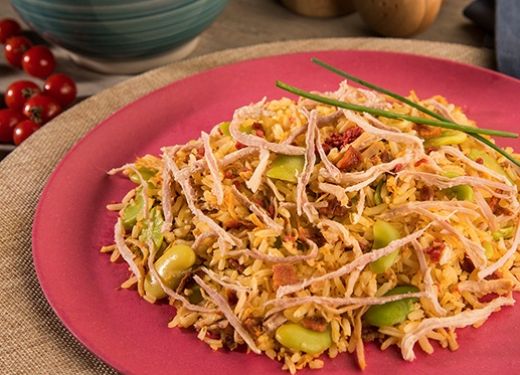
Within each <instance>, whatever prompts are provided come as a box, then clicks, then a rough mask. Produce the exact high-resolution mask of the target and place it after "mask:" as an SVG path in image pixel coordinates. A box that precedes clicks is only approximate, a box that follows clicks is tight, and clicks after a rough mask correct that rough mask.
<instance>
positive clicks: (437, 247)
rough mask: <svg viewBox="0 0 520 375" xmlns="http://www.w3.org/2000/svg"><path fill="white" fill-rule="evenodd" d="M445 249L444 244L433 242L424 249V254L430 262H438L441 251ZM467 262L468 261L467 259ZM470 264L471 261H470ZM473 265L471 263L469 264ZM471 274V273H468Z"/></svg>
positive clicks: (439, 241) (437, 241)
mask: <svg viewBox="0 0 520 375" xmlns="http://www.w3.org/2000/svg"><path fill="white" fill-rule="evenodd" d="M445 248H446V244H445V243H444V242H443V241H441V240H433V242H432V244H431V245H430V246H429V247H427V248H426V249H424V252H425V253H426V254H428V256H429V257H430V259H431V261H432V262H435V263H437V262H439V260H440V259H441V256H442V252H443V250H444V249H445ZM468 260H469V259H468ZM470 263H471V261H470ZM471 265H473V263H471ZM470 272H471V271H470Z"/></svg>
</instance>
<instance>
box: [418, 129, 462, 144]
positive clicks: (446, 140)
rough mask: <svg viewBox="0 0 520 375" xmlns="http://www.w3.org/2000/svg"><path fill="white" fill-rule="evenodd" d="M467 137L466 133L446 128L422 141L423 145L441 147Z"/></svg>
mask: <svg viewBox="0 0 520 375" xmlns="http://www.w3.org/2000/svg"><path fill="white" fill-rule="evenodd" d="M466 139H468V135H467V134H466V133H463V132H459V131H453V130H446V131H443V132H442V135H440V136H438V137H433V138H429V139H428V140H426V141H425V142H424V147H441V146H449V145H458V144H461V143H463V142H464V141H465V140H466Z"/></svg>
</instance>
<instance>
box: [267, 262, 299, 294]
mask: <svg viewBox="0 0 520 375" xmlns="http://www.w3.org/2000/svg"><path fill="white" fill-rule="evenodd" d="M298 281H300V280H299V279H298V276H297V275H296V268H295V267H294V265H292V264H284V263H282V264H275V265H274V266H273V287H274V288H275V289H278V287H280V286H282V285H289V284H296V283H297V282H298Z"/></svg>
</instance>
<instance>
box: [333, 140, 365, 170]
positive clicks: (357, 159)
mask: <svg viewBox="0 0 520 375" xmlns="http://www.w3.org/2000/svg"><path fill="white" fill-rule="evenodd" d="M359 164H361V153H360V152H359V151H358V150H356V149H355V148H354V147H352V146H350V147H349V148H348V149H347V151H345V153H344V154H343V157H342V158H341V159H340V160H339V161H338V162H337V163H336V167H338V168H339V169H340V170H341V171H342V172H349V171H351V170H352V169H354V168H356V167H357V166H359Z"/></svg>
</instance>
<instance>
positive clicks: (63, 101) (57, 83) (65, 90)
mask: <svg viewBox="0 0 520 375" xmlns="http://www.w3.org/2000/svg"><path fill="white" fill-rule="evenodd" d="M43 93H44V94H45V95H47V96H50V97H51V98H54V99H56V101H57V102H58V103H60V105H61V106H62V107H63V108H65V107H67V106H68V105H69V104H70V103H72V102H73V101H74V99H76V94H77V89H76V83H74V81H73V80H72V78H70V77H69V76H68V75H66V74H62V73H57V74H53V75H51V76H50V77H49V78H47V80H46V81H45V85H44V86H43Z"/></svg>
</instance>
